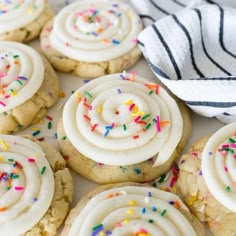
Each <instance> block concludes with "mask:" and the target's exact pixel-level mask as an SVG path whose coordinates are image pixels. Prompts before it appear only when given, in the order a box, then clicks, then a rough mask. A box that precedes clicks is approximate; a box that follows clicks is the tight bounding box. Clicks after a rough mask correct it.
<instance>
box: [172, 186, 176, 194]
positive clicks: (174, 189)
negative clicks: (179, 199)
mask: <svg viewBox="0 0 236 236" xmlns="http://www.w3.org/2000/svg"><path fill="white" fill-rule="evenodd" d="M172 191H173V193H174V194H177V188H176V187H175V186H174V187H173V188H172Z"/></svg>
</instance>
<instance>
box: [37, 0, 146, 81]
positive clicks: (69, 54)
mask: <svg viewBox="0 0 236 236" xmlns="http://www.w3.org/2000/svg"><path fill="white" fill-rule="evenodd" d="M141 30H142V25H141V21H140V18H139V16H138V15H137V13H136V12H134V10H133V9H132V8H131V7H130V6H129V5H127V4H125V3H122V2H118V1H117V2H116V1H110V0H92V1H87V0H80V1H77V2H75V3H72V4H70V5H68V6H66V7H65V8H63V9H62V10H61V11H60V12H59V13H58V15H57V16H56V17H55V19H54V20H53V21H50V22H49V23H48V24H47V25H46V26H45V27H44V29H43V31H42V34H41V47H42V50H43V52H44V54H45V55H46V57H47V58H48V59H49V61H50V62H51V64H52V65H53V66H54V68H56V69H57V70H60V71H64V72H72V73H73V74H75V75H79V76H85V77H98V76H102V75H104V74H112V73H117V72H122V71H123V70H125V69H128V68H129V67H131V66H132V65H134V64H135V63H136V62H137V60H138V59H139V57H140V56H141V53H140V51H139V49H138V47H137V39H136V38H137V35H138V33H139V32H140V31H141Z"/></svg>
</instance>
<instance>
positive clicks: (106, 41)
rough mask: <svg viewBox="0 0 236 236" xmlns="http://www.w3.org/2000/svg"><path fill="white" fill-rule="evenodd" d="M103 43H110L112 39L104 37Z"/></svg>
mask: <svg viewBox="0 0 236 236" xmlns="http://www.w3.org/2000/svg"><path fill="white" fill-rule="evenodd" d="M102 42H103V43H110V41H109V40H108V39H102Z"/></svg>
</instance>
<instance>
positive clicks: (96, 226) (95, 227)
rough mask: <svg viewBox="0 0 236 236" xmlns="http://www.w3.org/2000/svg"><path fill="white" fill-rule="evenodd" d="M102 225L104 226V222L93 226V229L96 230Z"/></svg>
mask: <svg viewBox="0 0 236 236" xmlns="http://www.w3.org/2000/svg"><path fill="white" fill-rule="evenodd" d="M102 226H103V224H98V225H95V226H94V227H93V228H92V230H93V231H94V230H96V229H98V228H101V227H102Z"/></svg>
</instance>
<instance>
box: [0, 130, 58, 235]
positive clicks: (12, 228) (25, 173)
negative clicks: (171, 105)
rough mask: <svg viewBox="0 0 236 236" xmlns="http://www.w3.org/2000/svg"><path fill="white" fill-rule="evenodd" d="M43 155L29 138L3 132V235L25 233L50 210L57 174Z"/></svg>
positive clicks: (0, 151) (0, 165) (0, 152)
mask: <svg viewBox="0 0 236 236" xmlns="http://www.w3.org/2000/svg"><path fill="white" fill-rule="evenodd" d="M44 155H45V154H44V152H43V150H42V149H41V147H40V146H39V145H38V144H36V143H34V142H32V141H30V140H27V139H25V138H22V137H18V136H11V135H0V158H1V159H0V235H8V236H16V235H21V234H23V233H25V232H26V231H28V230H29V229H31V228H32V227H33V226H34V225H35V224H36V223H37V222H38V221H39V220H40V219H41V218H42V217H43V215H44V214H45V213H46V211H47V210H48V208H49V206H50V204H51V201H52V198H53V194H54V177H53V173H52V171H51V168H50V166H49V164H48V162H47V160H46V158H45V157H44Z"/></svg>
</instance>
